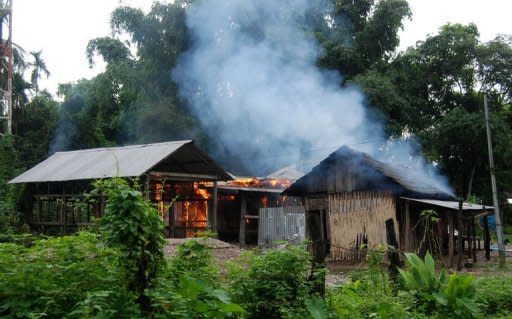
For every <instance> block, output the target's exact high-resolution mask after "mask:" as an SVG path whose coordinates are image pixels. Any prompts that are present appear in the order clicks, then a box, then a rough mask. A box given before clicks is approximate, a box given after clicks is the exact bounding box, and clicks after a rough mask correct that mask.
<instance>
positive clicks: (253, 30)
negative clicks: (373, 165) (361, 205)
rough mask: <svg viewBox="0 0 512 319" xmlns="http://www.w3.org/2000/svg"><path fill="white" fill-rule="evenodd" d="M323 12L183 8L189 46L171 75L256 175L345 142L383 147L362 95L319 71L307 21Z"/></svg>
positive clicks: (304, 4) (212, 3)
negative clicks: (185, 16)
mask: <svg viewBox="0 0 512 319" xmlns="http://www.w3.org/2000/svg"><path fill="white" fill-rule="evenodd" d="M319 8H323V9H322V10H324V11H323V12H322V11H321V10H319ZM329 11H330V7H329V4H328V3H327V2H325V3H322V1H310V0H288V1H275V0H254V1H248V0H246V1H240V0H209V1H198V2H196V3H194V5H192V6H191V7H190V8H188V10H187V26H188V28H189V31H190V33H191V34H192V44H191V48H190V49H189V50H188V51H187V52H186V53H185V54H183V55H182V56H181V57H180V60H179V62H178V66H177V67H176V69H175V70H173V72H172V77H173V79H174V80H175V81H176V82H177V83H178V85H179V87H180V94H181V96H182V97H183V98H185V99H187V100H188V101H189V103H190V106H191V107H192V109H193V111H194V112H195V114H196V115H197V116H198V118H199V119H200V120H201V122H202V125H203V126H204V127H205V128H206V130H207V131H208V133H209V134H210V136H212V137H213V138H214V139H217V140H218V141H219V142H220V144H222V145H223V146H224V147H226V148H227V149H228V150H229V151H230V152H231V153H232V154H238V155H239V156H240V157H241V158H243V159H244V160H245V161H246V162H248V163H250V166H251V167H253V168H254V169H255V171H254V172H253V174H263V173H265V172H268V171H269V170H271V169H277V168H279V166H284V165H286V164H289V163H297V162H299V160H300V158H301V155H304V153H308V154H314V155H315V159H317V160H320V159H322V158H323V157H325V156H326V155H327V154H329V153H330V152H332V151H333V150H335V149H337V148H338V147H339V146H341V145H343V144H347V145H349V146H351V147H353V148H356V149H358V150H360V151H363V152H367V153H370V154H372V155H374V156H378V154H379V153H383V152H382V150H383V145H384V148H387V146H386V145H388V144H386V138H385V136H384V130H383V127H382V125H381V123H378V122H376V121H375V120H370V118H375V117H374V116H371V114H370V113H369V112H370V111H369V109H368V108H367V107H366V106H365V97H364V95H363V94H362V93H361V92H360V91H359V90H358V89H357V88H355V87H344V88H341V87H340V85H339V84H340V83H341V75H340V74H338V73H336V72H332V71H326V70H321V69H319V68H318V67H317V66H316V61H317V59H318V57H319V54H321V49H320V47H319V46H318V44H317V43H316V41H315V38H314V36H313V34H312V32H310V30H308V23H309V22H310V21H311V19H312V18H315V17H316V18H318V17H320V18H322V17H325V16H326V13H327V12H329ZM394 145H396V143H395V144H394ZM400 148H401V149H402V150H404V146H403V145H401V146H400ZM409 150H410V149H409V147H408V146H407V145H405V151H401V152H398V153H404V154H410V152H409ZM384 153H386V152H384ZM398 153H397V154H398ZM378 157H379V156H378ZM407 157H408V155H406V156H402V157H401V158H400V159H397V158H394V161H397V160H399V161H409V160H410V159H409V158H407Z"/></svg>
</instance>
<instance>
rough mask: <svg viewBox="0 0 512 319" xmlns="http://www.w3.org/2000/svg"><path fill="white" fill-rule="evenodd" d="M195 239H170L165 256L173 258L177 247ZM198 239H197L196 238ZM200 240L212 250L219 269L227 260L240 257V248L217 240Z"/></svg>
mask: <svg viewBox="0 0 512 319" xmlns="http://www.w3.org/2000/svg"><path fill="white" fill-rule="evenodd" d="M191 239H194V238H168V239H166V240H167V245H166V246H165V255H166V256H172V255H174V252H175V251H176V246H177V245H179V244H181V243H183V242H185V241H187V240H191ZM195 239H197V238H195ZM199 240H201V241H204V242H205V243H206V245H207V246H208V247H211V248H212V252H213V257H214V258H215V261H216V263H217V265H218V266H219V267H222V265H223V264H224V263H225V262H226V261H227V260H232V259H235V258H236V257H238V256H240V253H241V252H242V249H240V247H239V246H237V245H233V244H230V243H226V242H224V241H221V240H218V239H215V238H200V239H199Z"/></svg>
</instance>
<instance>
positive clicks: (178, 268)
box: [169, 238, 219, 286]
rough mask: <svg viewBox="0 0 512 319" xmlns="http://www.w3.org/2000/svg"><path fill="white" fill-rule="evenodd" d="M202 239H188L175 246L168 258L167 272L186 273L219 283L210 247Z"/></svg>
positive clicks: (213, 283) (207, 281)
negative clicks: (173, 251)
mask: <svg viewBox="0 0 512 319" xmlns="http://www.w3.org/2000/svg"><path fill="white" fill-rule="evenodd" d="M205 240H206V238H204V239H190V240H187V241H185V242H184V243H182V244H180V245H178V246H177V247H176V254H175V255H174V257H172V258H171V260H170V269H169V273H171V274H188V275H190V276H192V277H194V278H196V279H200V280H201V281H203V282H205V283H207V284H209V285H211V286H218V285H219V270H218V269H217V267H216V266H215V263H214V260H213V255H212V251H211V248H210V247H208V246H206V242H205Z"/></svg>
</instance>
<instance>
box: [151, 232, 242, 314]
mask: <svg viewBox="0 0 512 319" xmlns="http://www.w3.org/2000/svg"><path fill="white" fill-rule="evenodd" d="M220 286H221V285H220V280H219V271H218V269H217V267H216V266H215V264H214V262H213V257H212V253H211V248H209V247H207V246H206V245H205V242H204V241H203V240H202V239H191V240H187V241H185V242H184V243H182V244H180V245H178V247H177V248H176V254H175V255H174V257H172V258H171V260H170V262H169V267H167V269H166V270H165V272H164V273H162V274H161V276H160V278H159V281H158V284H157V286H156V287H155V288H153V289H150V290H149V295H150V296H151V299H152V301H153V304H152V306H153V313H154V316H155V317H156V318H232V317H233V316H234V315H237V314H243V313H244V312H245V311H244V310H243V308H242V307H240V306H239V305H237V304H234V303H232V302H231V300H230V298H229V296H228V294H227V292H226V291H225V290H223V289H222V288H221V287H220Z"/></svg>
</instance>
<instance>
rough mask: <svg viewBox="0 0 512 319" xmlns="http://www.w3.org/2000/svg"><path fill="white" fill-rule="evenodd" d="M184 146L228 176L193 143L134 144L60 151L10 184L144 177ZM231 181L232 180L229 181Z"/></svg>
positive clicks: (218, 171)
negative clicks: (196, 152)
mask: <svg viewBox="0 0 512 319" xmlns="http://www.w3.org/2000/svg"><path fill="white" fill-rule="evenodd" d="M183 147H192V148H194V149H195V150H197V151H198V154H201V155H198V156H200V157H201V160H202V161H204V163H205V164H207V165H214V166H215V167H214V168H215V169H217V173H218V174H219V175H220V176H222V175H223V174H224V175H225V176H229V175H227V173H226V172H225V171H224V170H223V169H221V168H219V167H218V166H216V164H215V163H213V161H212V160H210V159H209V158H207V157H206V158H205V157H204V153H202V152H201V151H200V150H199V148H197V146H195V144H194V143H193V141H191V140H185V141H174V142H163V143H152V144H142V145H130V146H122V147H108V148H94V149H85V150H77V151H69V152H56V153H55V154H53V155H52V156H50V157H49V158H47V159H46V160H44V161H43V162H41V163H39V164H37V165H36V166H34V167H33V168H31V169H29V170H28V171H26V172H25V173H23V174H21V175H19V176H18V177H16V178H14V179H13V180H11V181H10V182H9V183H37V182H60V181H71V180H87V179H99V178H108V177H115V176H119V177H136V176H141V175H142V174H144V173H145V172H147V171H148V170H150V169H151V168H153V167H154V166H155V165H157V164H158V163H160V162H161V161H162V160H164V159H166V158H167V157H169V156H170V155H171V154H173V153H175V152H176V151H177V150H179V149H182V148H183ZM227 179H229V178H227Z"/></svg>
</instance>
